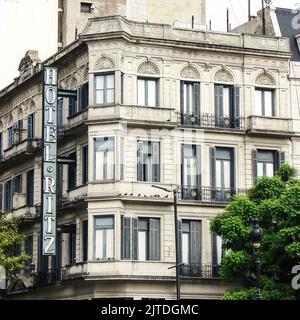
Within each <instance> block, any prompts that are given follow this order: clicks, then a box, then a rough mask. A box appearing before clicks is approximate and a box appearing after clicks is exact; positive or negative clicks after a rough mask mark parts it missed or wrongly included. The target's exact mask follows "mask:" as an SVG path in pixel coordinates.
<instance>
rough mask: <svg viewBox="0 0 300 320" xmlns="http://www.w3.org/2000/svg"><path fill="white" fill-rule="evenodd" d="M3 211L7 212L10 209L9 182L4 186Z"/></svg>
mask: <svg viewBox="0 0 300 320" xmlns="http://www.w3.org/2000/svg"><path fill="white" fill-rule="evenodd" d="M4 192H5V196H4V211H6V212H9V211H10V210H11V209H12V186H11V180H9V181H7V182H6V183H5V184H4Z"/></svg>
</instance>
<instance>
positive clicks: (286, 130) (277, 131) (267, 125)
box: [246, 116, 294, 137]
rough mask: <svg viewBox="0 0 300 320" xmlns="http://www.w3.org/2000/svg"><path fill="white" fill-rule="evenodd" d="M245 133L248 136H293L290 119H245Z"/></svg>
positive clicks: (257, 117)
mask: <svg viewBox="0 0 300 320" xmlns="http://www.w3.org/2000/svg"><path fill="white" fill-rule="evenodd" d="M246 132H247V133H248V134H250V135H262V134H263V135H276V136H282V137H289V136H292V135H293V134H294V132H293V122H292V119H287V118H276V117H263V116H251V117H249V118H248V119H247V126H246Z"/></svg>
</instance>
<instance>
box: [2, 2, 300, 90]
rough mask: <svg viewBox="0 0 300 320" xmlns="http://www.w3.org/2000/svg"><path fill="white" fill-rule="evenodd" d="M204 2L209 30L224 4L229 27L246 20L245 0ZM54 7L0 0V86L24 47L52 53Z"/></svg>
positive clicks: (222, 17) (220, 19)
mask: <svg viewBox="0 0 300 320" xmlns="http://www.w3.org/2000/svg"><path fill="white" fill-rule="evenodd" d="M166 1H168V0H166ZM182 1H184V0H182ZM206 3H207V21H209V20H210V19H211V20H212V28H213V30H216V31H224V30H225V29H226V8H227V7H228V8H229V9H230V16H231V24H232V27H233V28H234V27H235V26H237V25H240V24H242V23H243V22H245V21H246V20H247V17H248V12H247V11H248V0H206ZM297 3H300V0H273V4H274V5H276V6H278V7H286V8H295V7H296V6H297V5H296V4H297ZM260 7H261V0H252V15H254V14H255V13H256V12H257V11H258V10H259V9H260ZM297 7H300V4H299V5H298V6H297ZM56 9H57V0H0V39H1V50H0V88H3V87H4V86H6V85H8V84H10V83H11V82H12V81H13V78H14V77H16V76H18V65H19V62H20V60H21V58H22V57H23V56H24V54H25V52H26V51H27V50H38V51H39V56H40V58H41V59H42V60H45V59H46V58H47V57H48V56H50V55H52V54H53V53H55V50H56V37H57V32H56V24H57V10H56Z"/></svg>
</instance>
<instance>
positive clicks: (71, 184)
mask: <svg viewBox="0 0 300 320" xmlns="http://www.w3.org/2000/svg"><path fill="white" fill-rule="evenodd" d="M69 158H70V159H72V160H75V163H72V164H69V165H68V190H72V189H74V188H76V171H77V170H76V152H73V153H71V154H69Z"/></svg>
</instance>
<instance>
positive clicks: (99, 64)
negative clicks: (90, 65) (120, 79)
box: [94, 57, 116, 70]
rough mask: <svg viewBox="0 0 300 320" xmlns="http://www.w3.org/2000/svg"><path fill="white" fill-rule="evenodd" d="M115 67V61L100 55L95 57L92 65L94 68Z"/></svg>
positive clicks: (105, 68)
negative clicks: (97, 57) (95, 59)
mask: <svg viewBox="0 0 300 320" xmlns="http://www.w3.org/2000/svg"><path fill="white" fill-rule="evenodd" d="M115 67H116V65H115V62H114V61H113V59H112V58H110V57H101V58H99V59H97V61H96V63H95V65H94V69H95V70H108V69H115Z"/></svg>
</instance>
